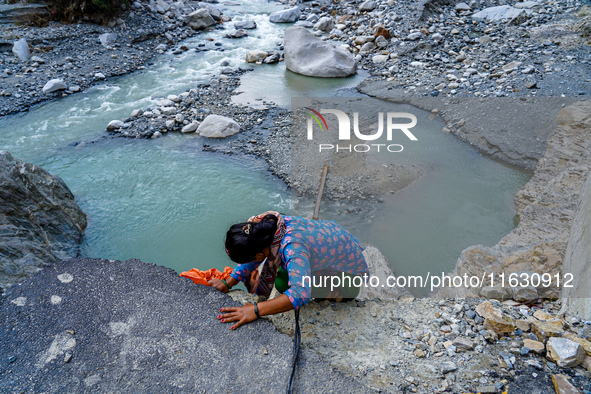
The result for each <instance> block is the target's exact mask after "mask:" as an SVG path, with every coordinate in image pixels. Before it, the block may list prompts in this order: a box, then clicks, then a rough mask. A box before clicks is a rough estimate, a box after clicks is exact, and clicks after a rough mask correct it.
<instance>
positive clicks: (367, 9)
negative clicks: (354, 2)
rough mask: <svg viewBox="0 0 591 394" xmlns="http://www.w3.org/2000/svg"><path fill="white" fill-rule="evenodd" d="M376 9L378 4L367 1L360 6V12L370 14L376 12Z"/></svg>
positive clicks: (370, 0) (371, 0)
mask: <svg viewBox="0 0 591 394" xmlns="http://www.w3.org/2000/svg"><path fill="white" fill-rule="evenodd" d="M376 7H377V4H376V2H375V1H373V0H367V1H364V2H363V3H361V5H360V6H359V11H361V12H370V11H373V10H375V9H376Z"/></svg>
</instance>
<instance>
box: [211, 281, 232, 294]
mask: <svg viewBox="0 0 591 394" xmlns="http://www.w3.org/2000/svg"><path fill="white" fill-rule="evenodd" d="M207 283H209V284H210V285H212V286H213V287H215V288H216V289H218V290H219V291H221V292H222V293H227V292H228V290H230V289H228V286H226V285H225V284H224V282H222V281H221V280H219V279H216V278H213V279H212V280H208V281H207Z"/></svg>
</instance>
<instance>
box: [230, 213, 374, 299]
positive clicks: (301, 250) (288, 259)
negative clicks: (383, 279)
mask: <svg viewBox="0 0 591 394" xmlns="http://www.w3.org/2000/svg"><path fill="white" fill-rule="evenodd" d="M283 218H284V220H285V227H286V234H285V236H284V237H283V240H282V241H281V247H280V249H279V255H280V256H281V266H282V267H283V268H284V269H285V270H287V272H288V273H289V286H290V288H289V289H288V290H287V291H286V292H285V293H284V294H286V295H287V296H288V297H289V300H290V301H291V303H292V305H293V307H294V308H295V309H298V308H300V307H301V306H303V305H306V304H307V303H308V302H309V301H310V296H311V289H310V281H309V280H307V279H306V280H305V281H304V280H303V277H306V276H308V277H312V275H313V274H318V273H322V274H323V275H331V274H337V273H341V272H345V273H348V274H352V275H363V274H364V273H366V272H368V268H367V264H366V263H365V259H364V258H363V254H362V253H361V252H362V251H363V250H364V249H365V246H363V244H362V243H361V242H359V240H358V239H357V238H355V237H354V236H353V235H352V234H351V233H349V232H348V231H347V230H345V229H344V228H343V227H342V226H341V225H340V224H338V223H337V222H335V221H333V220H310V219H305V218H300V217H296V216H285V215H284V216H283ZM259 264H260V263H256V262H252V263H246V264H239V265H238V266H237V267H236V268H234V271H232V275H231V276H232V277H233V278H234V279H236V280H239V281H242V282H246V281H248V280H249V278H250V274H251V273H252V271H254V270H255V269H257V267H258V266H259Z"/></svg>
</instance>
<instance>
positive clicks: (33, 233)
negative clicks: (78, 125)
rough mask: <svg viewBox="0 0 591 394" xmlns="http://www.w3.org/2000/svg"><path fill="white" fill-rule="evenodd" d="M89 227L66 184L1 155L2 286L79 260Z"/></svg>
mask: <svg viewBox="0 0 591 394" xmlns="http://www.w3.org/2000/svg"><path fill="white" fill-rule="evenodd" d="M85 228H86V216H85V215H84V213H83V212H82V210H81V209H80V207H78V204H76V202H75V201H74V195H73V194H72V192H71V191H70V189H68V187H67V186H66V184H65V183H64V181H62V180H61V179H60V178H59V177H57V176H55V175H52V174H50V173H48V172H47V171H45V170H44V169H43V168H41V167H39V166H36V165H34V164H29V163H25V162H24V161H22V160H19V159H16V158H14V157H12V155H10V153H8V152H6V151H0V287H2V288H7V287H9V286H10V285H11V284H13V283H15V282H17V281H19V280H21V279H23V278H24V277H27V276H30V275H31V274H33V273H35V272H36V271H38V270H39V269H40V268H41V267H43V266H47V265H50V264H54V263H56V262H58V261H59V260H67V259H69V258H71V257H75V256H77V255H78V254H79V243H80V241H81V240H82V236H83V235H84V229H85ZM2 326H4V321H3V323H2ZM0 391H2V390H0Z"/></svg>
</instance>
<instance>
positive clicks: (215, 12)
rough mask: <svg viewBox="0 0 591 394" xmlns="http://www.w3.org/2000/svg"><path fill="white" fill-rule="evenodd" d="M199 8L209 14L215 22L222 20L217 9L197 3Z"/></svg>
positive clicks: (220, 12) (206, 4) (220, 13)
mask: <svg viewBox="0 0 591 394" xmlns="http://www.w3.org/2000/svg"><path fill="white" fill-rule="evenodd" d="M199 7H200V8H202V9H204V10H207V12H209V15H211V17H212V18H213V19H214V20H215V21H216V22H217V21H219V20H221V19H222V11H221V10H220V9H219V8H217V7H214V6H213V5H211V4H209V3H199Z"/></svg>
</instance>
